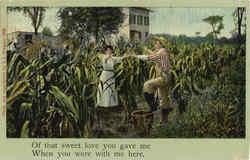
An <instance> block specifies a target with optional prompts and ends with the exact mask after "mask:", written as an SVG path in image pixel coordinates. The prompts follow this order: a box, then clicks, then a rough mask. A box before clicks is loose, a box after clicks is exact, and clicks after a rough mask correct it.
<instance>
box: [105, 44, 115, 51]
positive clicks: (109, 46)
mask: <svg viewBox="0 0 250 160" xmlns="http://www.w3.org/2000/svg"><path fill="white" fill-rule="evenodd" d="M108 48H109V49H111V50H112V51H113V47H112V46H111V45H106V46H105V47H104V51H106V50H107V49H108Z"/></svg>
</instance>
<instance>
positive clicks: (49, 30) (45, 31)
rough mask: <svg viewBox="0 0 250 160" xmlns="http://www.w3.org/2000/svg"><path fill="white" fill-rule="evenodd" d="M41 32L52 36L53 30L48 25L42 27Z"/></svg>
mask: <svg viewBox="0 0 250 160" xmlns="http://www.w3.org/2000/svg"><path fill="white" fill-rule="evenodd" d="M42 34H43V35H45V36H53V32H52V31H51V29H50V28H49V27H44V28H43V30H42Z"/></svg>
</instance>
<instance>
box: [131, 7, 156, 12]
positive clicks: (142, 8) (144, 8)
mask: <svg viewBox="0 0 250 160" xmlns="http://www.w3.org/2000/svg"><path fill="white" fill-rule="evenodd" d="M131 8H135V9H141V10H145V11H149V12H152V10H151V9H149V8H146V7H131Z"/></svg>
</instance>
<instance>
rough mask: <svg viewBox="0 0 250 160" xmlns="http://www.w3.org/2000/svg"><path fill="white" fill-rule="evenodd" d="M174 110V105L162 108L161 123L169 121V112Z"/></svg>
mask: <svg viewBox="0 0 250 160" xmlns="http://www.w3.org/2000/svg"><path fill="white" fill-rule="evenodd" d="M172 111H173V108H172V107H169V108H163V109H161V122H160V124H166V123H168V117H169V113H170V112H172Z"/></svg>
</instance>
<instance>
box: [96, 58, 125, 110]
mask: <svg viewBox="0 0 250 160" xmlns="http://www.w3.org/2000/svg"><path fill="white" fill-rule="evenodd" d="M100 59H101V62H102V66H103V71H102V73H101V76H100V80H101V83H100V84H99V85H98V91H97V106H100V107H114V106H118V105H119V101H118V95H117V91H116V87H115V78H114V72H113V71H114V65H115V64H117V63H120V62H121V61H122V59H121V58H120V57H112V56H107V55H102V56H100Z"/></svg>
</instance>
